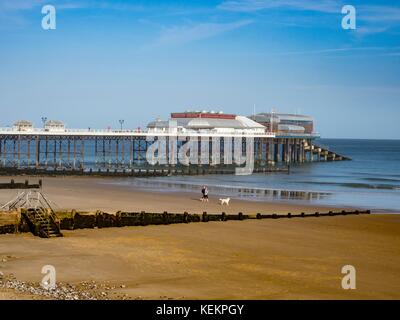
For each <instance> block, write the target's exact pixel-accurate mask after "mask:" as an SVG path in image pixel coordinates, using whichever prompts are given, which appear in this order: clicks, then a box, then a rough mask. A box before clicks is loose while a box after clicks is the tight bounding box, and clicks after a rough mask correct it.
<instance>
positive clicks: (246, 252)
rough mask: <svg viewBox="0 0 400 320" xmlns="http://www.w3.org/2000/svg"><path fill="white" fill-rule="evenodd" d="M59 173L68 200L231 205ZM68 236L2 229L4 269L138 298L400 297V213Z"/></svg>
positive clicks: (250, 208)
mask: <svg viewBox="0 0 400 320" xmlns="http://www.w3.org/2000/svg"><path fill="white" fill-rule="evenodd" d="M58 181H60V179H47V178H46V179H45V187H44V191H45V192H46V194H47V195H48V196H49V197H50V198H51V199H52V200H53V201H55V202H56V203H57V204H58V205H59V206H62V207H66V208H77V209H86V210H89V209H103V210H135V211H136V210H147V211H151V210H160V209H163V210H168V211H174V212H182V211H185V210H186V211H189V212H202V211H204V210H206V211H209V212H212V211H214V210H215V211H216V212H220V211H221V207H220V206H219V205H218V204H216V203H214V202H215V201H212V202H210V203H208V204H204V203H201V202H200V201H198V199H196V198H195V197H193V198H191V197H190V196H189V197H186V198H185V197H181V196H176V195H169V194H157V193H146V192H140V191H132V190H130V189H129V190H127V189H124V188H121V187H115V186H113V187H104V186H103V185H102V184H101V183H99V184H98V183H94V182H95V181H94V180H90V179H82V178H77V179H75V178H66V179H62V181H63V183H62V186H60V183H59V182H58ZM88 186H90V188H88ZM7 192H8V191H7ZM7 192H3V191H1V192H0V194H1V199H0V201H1V202H4V201H3V199H4V198H7V196H9V195H11V193H10V194H8V195H7V194H6V193H7ZM214 200H215V199H214ZM224 209H226V208H224ZM317 209H318V210H319V211H323V209H325V208H317V207H296V206H294V205H286V204H271V203H257V202H244V201H234V202H233V203H232V206H230V207H229V211H231V212H234V213H237V212H238V211H242V212H243V213H255V212H258V211H261V212H265V211H270V210H273V211H274V212H288V210H289V211H291V212H298V211H303V210H304V211H306V212H309V211H315V210H317ZM64 235H65V237H63V238H57V239H40V238H37V237H34V236H32V235H31V234H16V235H0V271H2V272H4V273H5V274H10V273H13V274H14V275H15V276H16V278H17V279H19V280H23V281H34V282H39V281H40V280H41V278H42V276H43V275H42V274H41V273H40V272H41V268H42V266H43V265H46V264H51V265H54V266H55V267H56V270H57V280H58V281H62V282H68V283H73V284H75V283H79V282H81V281H87V280H94V281H97V282H100V283H110V284H112V285H114V286H116V287H117V288H118V289H115V290H112V291H113V294H114V296H115V297H117V296H120V295H121V294H126V295H128V297H129V298H132V299H135V298H138V297H140V298H143V299H166V298H173V299H306V298H309V299H317V298H318V299H319V298H321V299H358V298H359V299H375V298H376V299H400V215H381V214H376V215H362V216H337V217H320V218H304V219H301V218H296V219H282V220H269V219H268V220H246V221H228V222H208V223H191V224H178V225H167V226H146V227H124V228H109V229H97V230H88V229H86V230H74V231H64ZM4 258H5V259H4ZM2 259H4V260H5V261H3V260H2ZM2 261H3V262H2ZM347 264H350V265H353V266H354V267H355V268H356V270H357V289H356V290H343V289H342V288H341V279H342V276H343V275H342V274H341V268H342V267H343V266H344V265H347ZM121 285H124V286H126V287H124V288H120V286H121ZM111 296H112V294H111ZM15 298H29V296H27V295H19V294H18V293H16V292H15V291H10V290H4V289H0V299H15Z"/></svg>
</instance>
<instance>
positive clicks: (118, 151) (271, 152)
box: [0, 129, 348, 176]
mask: <svg viewBox="0 0 400 320" xmlns="http://www.w3.org/2000/svg"><path fill="white" fill-rule="evenodd" d="M155 135H156V134H155V133H151V132H140V131H111V130H110V131H101V130H96V131H94V130H65V131H64V132H49V131H45V130H42V129H35V130H32V131H29V132H26V131H18V130H4V129H0V171H1V172H2V173H3V174H4V173H5V174H11V173H18V172H21V173H32V174H35V173H38V174H44V173H52V172H53V173H57V172H59V173H62V172H64V173H66V174H68V173H77V174H79V173H86V174H90V173H99V174H101V173H103V174H107V173H108V174H111V173H115V174H121V173H122V174H129V175H138V176H146V175H165V174H204V173H223V172H224V171H225V172H229V173H230V172H231V171H232V170H234V167H233V166H232V165H229V164H220V165H212V164H210V163H211V162H212V161H211V159H212V156H213V154H212V148H209V159H210V160H209V161H208V164H206V163H204V164H203V163H201V162H200V163H199V164H197V165H189V166H185V165H183V164H179V163H178V164H176V165H169V164H165V165H150V164H149V163H148V162H147V161H146V152H147V150H148V148H149V146H150V145H151V144H152V143H153V142H152V141H149V140H148V137H149V136H150V137H154V136H155ZM163 136H164V137H165V139H166V141H167V145H169V141H171V140H172V139H174V141H177V140H178V147H179V146H182V145H183V143H184V142H183V141H179V137H178V135H176V134H168V133H164V134H163ZM213 137H214V136H212V135H209V136H205V138H206V139H208V140H209V143H210V144H212V139H213ZM241 137H242V138H243V145H244V146H245V144H246V137H251V138H253V139H254V170H255V171H256V172H268V171H274V170H283V169H282V168H283V167H285V166H287V165H288V164H294V163H303V162H312V161H338V160H348V158H347V157H344V156H341V155H337V154H336V153H334V152H332V151H328V150H326V149H324V148H321V147H319V146H317V145H314V144H313V142H312V137H307V136H291V137H281V136H279V135H276V134H273V133H265V134H259V135H242V136H241ZM202 138H203V139H204V135H203V136H202ZM219 138H220V139H221V141H222V142H225V141H226V140H231V141H232V138H233V136H221V137H219ZM231 141H230V143H229V144H230V145H232V142H231ZM219 157H220V159H221V162H223V160H224V152H223V150H221V151H220V154H219ZM167 163H169V162H168V159H167Z"/></svg>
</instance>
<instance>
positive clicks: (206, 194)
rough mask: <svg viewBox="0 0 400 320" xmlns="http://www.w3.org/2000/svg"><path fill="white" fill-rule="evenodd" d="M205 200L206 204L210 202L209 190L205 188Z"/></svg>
mask: <svg viewBox="0 0 400 320" xmlns="http://www.w3.org/2000/svg"><path fill="white" fill-rule="evenodd" d="M204 200H205V201H206V202H208V188H207V187H205V189H204Z"/></svg>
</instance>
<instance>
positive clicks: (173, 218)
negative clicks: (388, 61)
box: [0, 210, 371, 234]
mask: <svg viewBox="0 0 400 320" xmlns="http://www.w3.org/2000/svg"><path fill="white" fill-rule="evenodd" d="M370 213H371V211H370V210H366V211H360V210H355V211H340V212H334V211H329V212H314V213H304V212H303V213H300V214H292V213H290V212H289V213H287V214H277V213H271V214H264V213H257V214H255V215H248V214H243V213H242V212H239V213H238V214H226V213H225V212H222V213H207V212H203V213H202V214H190V213H188V212H184V213H169V212H166V211H165V212H162V213H152V212H144V211H142V212H121V211H118V212H117V213H115V214H110V213H106V212H102V211H97V212H96V213H88V212H77V211H76V210H72V211H68V212H57V216H58V217H59V226H60V229H61V230H76V229H94V228H112V227H128V226H148V225H169V224H177V223H193V222H209V221H230V220H235V221H244V220H249V219H254V220H261V219H272V220H274V219H293V218H312V217H314V218H316V217H334V216H347V215H360V214H370ZM14 214H15V215H16V219H15V222H14V223H6V224H3V225H0V234H6V233H17V232H30V231H32V230H30V228H29V224H28V223H27V221H26V220H25V219H24V218H23V216H22V217H21V214H20V213H18V212H17V213H14ZM5 215H7V213H5Z"/></svg>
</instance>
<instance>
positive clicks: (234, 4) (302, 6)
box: [218, 0, 341, 13]
mask: <svg viewBox="0 0 400 320" xmlns="http://www.w3.org/2000/svg"><path fill="white" fill-rule="evenodd" d="M340 4H341V2H340V1H336V0H319V1H315V0H303V1H300V0H228V1H225V2H223V3H221V4H220V5H219V6H218V8H219V9H222V10H228V11H238V12H254V11H259V10H266V9H275V8H288V9H297V10H307V11H319V12H327V13H333V12H338V11H339V12H340V8H341V6H340Z"/></svg>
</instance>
